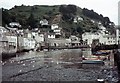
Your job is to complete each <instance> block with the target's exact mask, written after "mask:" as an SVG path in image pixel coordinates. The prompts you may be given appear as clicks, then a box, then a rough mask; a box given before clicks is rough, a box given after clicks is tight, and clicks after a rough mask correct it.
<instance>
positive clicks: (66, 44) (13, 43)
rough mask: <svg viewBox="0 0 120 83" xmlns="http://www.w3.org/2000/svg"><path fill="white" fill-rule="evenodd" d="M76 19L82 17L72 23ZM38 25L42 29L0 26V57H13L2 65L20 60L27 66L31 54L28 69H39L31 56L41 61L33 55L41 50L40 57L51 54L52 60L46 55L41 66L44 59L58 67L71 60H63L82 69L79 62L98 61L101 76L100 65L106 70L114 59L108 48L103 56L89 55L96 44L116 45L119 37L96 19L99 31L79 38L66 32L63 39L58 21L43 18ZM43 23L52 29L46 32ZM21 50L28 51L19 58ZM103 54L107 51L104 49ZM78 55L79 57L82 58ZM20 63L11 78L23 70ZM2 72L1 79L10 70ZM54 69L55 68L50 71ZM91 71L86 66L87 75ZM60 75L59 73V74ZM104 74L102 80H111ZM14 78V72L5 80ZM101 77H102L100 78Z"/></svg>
mask: <svg viewBox="0 0 120 83" xmlns="http://www.w3.org/2000/svg"><path fill="white" fill-rule="evenodd" d="M78 20H82V18H80V17H77V18H75V19H74V22H77V21H78ZM92 22H93V23H94V21H93V20H92ZM40 24H41V25H42V27H43V28H41V29H40V28H34V29H32V30H29V29H20V27H22V26H21V25H20V24H19V23H18V22H11V23H10V24H9V26H6V27H2V26H0V37H1V38H0V49H1V55H2V59H3V60H4V59H7V58H12V57H13V58H12V59H8V62H7V61H5V62H3V63H2V64H3V66H6V64H9V65H11V66H15V65H13V63H15V64H19V63H22V66H27V65H29V64H27V59H29V58H30V57H31V56H32V57H31V58H30V61H32V62H31V63H30V64H33V63H34V64H33V66H32V68H31V69H34V68H37V67H38V69H39V66H37V65H36V64H35V63H36V60H37V59H34V60H32V58H36V57H35V56H37V58H38V59H39V60H41V55H39V54H36V53H40V54H41V53H44V54H45V55H44V54H43V56H42V57H45V56H49V57H52V59H53V61H49V58H48V60H47V59H46V58H45V60H44V61H42V63H44V64H42V66H45V65H46V63H45V62H50V63H52V64H53V63H56V65H58V64H59V65H62V66H63V63H64V65H65V68H66V67H71V63H69V62H67V60H68V61H70V62H72V66H76V65H77V66H78V67H80V68H84V66H82V67H81V63H82V64H83V65H84V64H85V65H86V64H102V65H104V66H103V67H102V66H99V65H98V66H99V67H100V68H99V69H100V70H98V72H99V73H100V75H101V70H105V69H104V68H108V69H109V68H110V67H113V66H114V65H115V64H114V58H113V57H114V56H113V55H114V54H113V53H112V51H111V50H108V54H105V55H104V54H99V53H98V54H97V53H95V56H93V54H92V53H91V52H92V51H91V49H92V48H93V47H94V46H96V45H97V46H101V45H118V44H119V43H120V42H119V41H120V36H119V29H118V28H115V33H113V34H111V33H110V32H109V31H107V30H106V28H105V27H104V26H103V25H102V24H101V23H100V22H98V27H99V30H98V31H97V32H84V33H83V34H82V35H81V37H82V38H79V37H77V36H75V35H70V36H69V37H68V38H65V37H64V32H63V31H62V27H60V26H59V24H58V23H56V24H51V25H50V24H49V22H48V21H47V20H46V19H43V20H41V21H40ZM109 25H112V24H109ZM46 26H50V30H52V31H51V32H49V31H47V30H46V28H45V27H46ZM82 48H83V49H87V50H86V51H87V54H86V53H83V54H82V53H81V52H82V51H81V49H82ZM68 49H73V50H70V53H69V50H68ZM74 49H75V50H74ZM88 49H89V50H88ZM53 50H54V51H53ZM56 50H57V51H56ZM29 51H30V52H29ZM31 51H32V52H31ZM46 51H47V52H48V53H49V52H50V53H52V56H51V55H48V54H46ZM59 51H62V52H59ZM71 51H73V52H71ZM22 52H28V54H24V56H25V57H26V58H20V57H22V56H23V55H21V54H19V53H22ZM54 52H57V55H56V56H58V57H57V62H56V61H54V59H55V60H56V57H55V56H54ZM31 53H35V54H31ZM105 53H107V51H106V52H105ZM17 55H20V57H19V58H20V60H18V59H17V58H18V57H17ZM96 55H98V56H96ZM101 55H102V56H101ZM15 56H16V57H15ZM24 56H23V57H24ZM69 56H71V57H69ZM99 56H101V57H99ZM14 57H15V58H14ZM66 57H67V58H66ZM80 57H82V59H81V58H80ZM24 59H25V60H26V61H24V62H22V60H24ZM59 59H60V60H63V61H62V63H61V62H59ZM72 59H73V60H72ZM50 60H51V59H50ZM64 60H65V62H64ZM104 60H105V61H104ZM33 61H34V62H33ZM68 63H69V64H68ZM40 64H41V63H40ZM66 64H67V66H66ZM22 66H19V67H18V69H17V68H16V70H14V69H13V70H12V71H11V72H15V73H16V75H15V77H17V75H18V74H19V73H22V72H25V71H24V68H22ZM35 66H36V67H35ZM47 66H49V65H47ZM89 66H90V65H89ZM89 66H88V67H89ZM8 67H9V66H8ZM29 67H30V66H29ZM29 67H27V68H28V70H27V71H28V72H29V71H31V69H30V68H29ZM53 67H54V66H53ZM92 67H93V66H92ZM95 67H96V66H95ZM90 68H91V67H90ZM101 68H103V69H101ZM8 69H9V68H8ZM8 69H6V70H5V71H8ZM19 69H20V70H19ZM48 70H49V67H48ZM55 70H56V69H55ZM5 71H3V72H4V74H3V77H4V78H3V79H5V80H6V78H7V75H8V73H10V72H8V73H7V72H6V73H5ZM95 71H96V72H97V70H95ZM105 71H106V70H105ZM109 71H111V70H109ZM54 72H56V71H54ZM91 72H93V70H92V69H89V73H88V74H90V73H91ZM107 72H108V71H107ZM114 72H115V75H116V70H114ZM25 73H26V72H25ZM64 73H65V72H64ZM84 73H85V72H84ZM10 75H11V76H12V75H13V74H12V73H11V74H10ZM28 75H29V74H28ZM73 75H74V73H73ZM94 75H96V76H98V75H97V74H94ZM8 76H9V75H8ZM18 76H19V75H18ZM62 76H63V75H61V77H62ZM104 76H106V77H104V78H106V79H108V78H109V79H111V78H110V77H109V75H108V76H107V75H104ZM110 76H111V73H110ZM78 77H79V76H78ZM86 77H87V76H86ZM10 78H11V77H10ZM14 79H16V78H14V75H13V77H12V79H9V80H14ZM26 79H28V78H26ZM46 79H47V80H48V78H47V77H46ZM56 79H57V78H56ZM69 79H73V77H72V78H69ZM75 79H77V78H75ZM85 79H87V78H85ZM91 79H92V80H93V78H92V77H91ZM95 79H97V78H95ZM19 80H21V79H19ZM34 80H35V79H34ZM42 80H43V79H42ZM61 80H62V79H61ZM81 80H83V79H81ZM87 80H89V79H87ZM101 80H103V79H101ZM113 80H117V77H114V79H113Z"/></svg>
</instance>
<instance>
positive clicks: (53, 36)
mask: <svg viewBox="0 0 120 83" xmlns="http://www.w3.org/2000/svg"><path fill="white" fill-rule="evenodd" d="M47 38H50V39H54V38H55V33H48V34H47Z"/></svg>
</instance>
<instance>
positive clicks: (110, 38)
mask: <svg viewBox="0 0 120 83" xmlns="http://www.w3.org/2000/svg"><path fill="white" fill-rule="evenodd" d="M82 40H83V41H86V42H87V44H88V45H89V46H91V45H92V43H93V42H94V41H95V40H97V41H98V43H100V44H105V45H111V44H115V40H116V36H115V35H110V34H102V33H99V32H96V33H91V32H86V33H84V34H82Z"/></svg>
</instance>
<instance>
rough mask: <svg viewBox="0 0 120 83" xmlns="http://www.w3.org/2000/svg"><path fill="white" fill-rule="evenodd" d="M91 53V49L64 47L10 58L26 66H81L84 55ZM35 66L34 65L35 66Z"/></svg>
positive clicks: (87, 55)
mask: <svg viewBox="0 0 120 83" xmlns="http://www.w3.org/2000/svg"><path fill="white" fill-rule="evenodd" d="M90 55H91V50H90V49H82V50H81V49H63V50H54V51H41V52H26V53H20V54H17V55H16V57H14V58H12V59H10V60H14V61H18V62H19V63H21V62H23V61H24V63H22V64H23V65H24V66H26V65H27V63H29V64H34V66H35V65H48V66H52V67H53V66H54V67H55V66H58V65H59V66H61V67H65V68H69V67H77V68H79V67H81V63H82V56H84V57H89V56H90ZM34 66H33V67H34Z"/></svg>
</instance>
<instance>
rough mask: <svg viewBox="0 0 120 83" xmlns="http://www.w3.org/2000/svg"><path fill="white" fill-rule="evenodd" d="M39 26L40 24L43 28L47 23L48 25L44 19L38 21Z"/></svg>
mask: <svg viewBox="0 0 120 83" xmlns="http://www.w3.org/2000/svg"><path fill="white" fill-rule="evenodd" d="M40 24H41V25H42V26H44V25H49V23H48V21H47V20H46V19H43V20H41V21H40Z"/></svg>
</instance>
